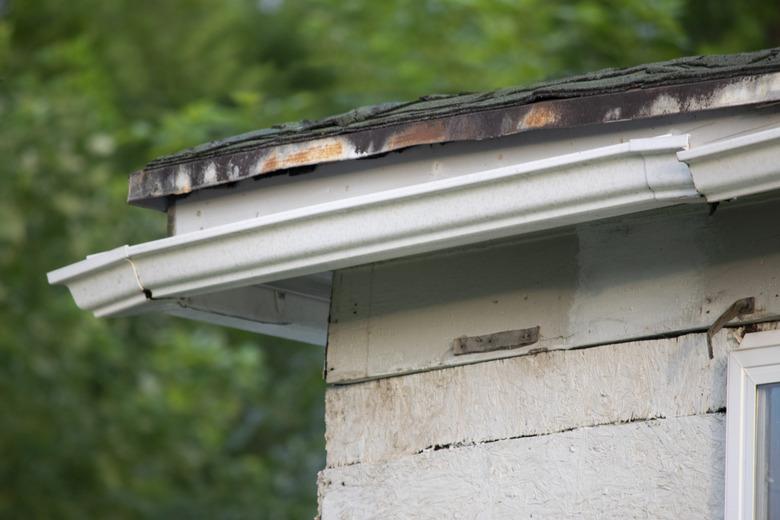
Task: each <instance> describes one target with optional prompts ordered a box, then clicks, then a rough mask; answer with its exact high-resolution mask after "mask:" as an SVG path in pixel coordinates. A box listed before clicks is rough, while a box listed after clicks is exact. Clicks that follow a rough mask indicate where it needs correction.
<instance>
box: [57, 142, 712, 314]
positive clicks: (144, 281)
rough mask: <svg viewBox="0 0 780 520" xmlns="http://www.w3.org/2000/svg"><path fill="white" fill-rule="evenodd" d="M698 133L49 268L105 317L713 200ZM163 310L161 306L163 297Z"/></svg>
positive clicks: (222, 228) (488, 172) (557, 158)
mask: <svg viewBox="0 0 780 520" xmlns="http://www.w3.org/2000/svg"><path fill="white" fill-rule="evenodd" d="M687 144H688V135H687V134H686V135H666V136H659V137H652V138H647V139H632V140H630V141H628V142H626V143H621V144H617V145H611V146H606V147H600V148H595V149H591V150H587V151H582V152H577V153H572V154H566V155H560V156H555V157H550V158H547V159H542V160H537V161H531V162H526V163H521V164H516V165H511V166H507V167H502V168H497V169H492V170H486V171H482V172H478V173H474V174H469V175H464V176H461V177H455V178H449V179H445V180H440V181H435V182H429V183H425V184H420V185H415V186H410V187H405V188H399V189H393V190H388V191H383V192H378V193H373V194H370V195H364V196H359V197H354V198H351V199H346V200H340V201H334V202H330V203H326V204H319V205H315V206H309V207H304V208H299V209H296V210H291V211H285V212H281V213H277V214H274V215H269V216H264V217H259V218H255V219H249V220H245V221H241V222H236V223H232V224H227V225H223V226H218V227H214V228H210V229H206V230H203V231H197V232H192V233H187V234H182V235H176V236H172V237H169V238H164V239H161V240H155V241H152V242H147V243H143V244H138V245H134V246H123V247H120V248H117V249H114V250H112V251H108V252H106V253H101V254H98V255H93V256H90V257H88V258H87V259H86V260H84V261H81V262H78V263H75V264H72V265H69V266H67V267H63V268H61V269H57V270H55V271H52V272H51V273H49V282H50V283H52V284H64V285H67V286H68V288H69V289H70V291H71V293H72V294H73V297H74V299H75V300H76V303H77V304H78V305H79V307H81V308H83V309H86V310H90V311H92V312H93V313H94V314H95V315H96V316H110V315H116V314H121V313H129V312H141V311H143V307H144V306H145V305H149V304H150V303H151V302H155V301H157V300H168V301H171V300H173V301H175V300H174V299H178V298H181V297H184V296H190V295H197V294H205V293H211V292H214V291H219V290H224V289H228V288H235V287H243V286H247V285H255V284H259V283H267V282H273V281H275V280H283V279H287V278H292V277H297V276H303V275H307V274H312V273H317V272H323V271H329V270H332V269H340V268H344V267H349V266H354V265H360V264H364V263H368V262H375V261H380V260H386V259H391V258H398V257H402V256H408V255H413V254H418V253H424V252H429V251H435V250H440V249H444V248H449V247H454V246H461V245H466V244H472V243H477V242H482V241H486V240H491V239H496V238H501V237H506V236H510V235H518V234H523V233H528V232H532V231H538V230H542V229H549V228H553V227H557V226H561V225H567V224H574V223H579V222H585V221H590V220H595V219H600V218H604V217H609V216H615V215H621V214H627V213H632V212H637V211H643V210H646V209H651V208H658V207H664V206H669V205H673V204H678V203H680V202H689V201H703V199H702V198H701V196H700V194H699V193H698V192H697V191H696V189H695V187H694V183H693V180H692V177H691V174H690V171H689V169H688V167H687V166H686V165H685V164H684V163H682V162H680V161H679V160H678V158H677V155H676V153H677V152H679V151H682V150H684V149H686V148H687ZM156 304H157V305H159V304H160V302H159V301H157V302H156Z"/></svg>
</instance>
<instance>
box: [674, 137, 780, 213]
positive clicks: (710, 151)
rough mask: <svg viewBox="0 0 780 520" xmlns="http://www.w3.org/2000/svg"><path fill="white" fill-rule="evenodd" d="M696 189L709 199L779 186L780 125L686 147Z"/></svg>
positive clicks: (682, 155)
mask: <svg viewBox="0 0 780 520" xmlns="http://www.w3.org/2000/svg"><path fill="white" fill-rule="evenodd" d="M677 157H678V158H679V159H680V160H681V161H683V162H685V163H686V164H688V166H690V168H691V171H692V173H693V182H694V184H695V185H696V189H697V190H698V191H699V192H700V193H701V194H702V195H704V196H705V198H706V199H707V201H708V202H718V201H721V200H726V199H733V198H735V197H741V196H744V195H750V194H753V193H761V192H764V191H769V190H775V189H780V128H771V129H769V130H763V131H760V132H754V133H751V134H747V135H743V136H739V137H733V138H730V139H724V140H721V141H718V142H715V143H712V144H708V145H704V146H699V147H697V148H696V149H694V150H685V151H681V152H679V153H678V154H677Z"/></svg>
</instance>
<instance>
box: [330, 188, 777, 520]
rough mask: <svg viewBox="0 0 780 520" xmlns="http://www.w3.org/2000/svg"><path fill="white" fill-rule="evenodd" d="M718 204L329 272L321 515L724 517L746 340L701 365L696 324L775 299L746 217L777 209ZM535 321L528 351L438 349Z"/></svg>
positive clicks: (760, 245)
mask: <svg viewBox="0 0 780 520" xmlns="http://www.w3.org/2000/svg"><path fill="white" fill-rule="evenodd" d="M723 210H724V208H721V209H720V210H718V211H719V212H720V213H718V212H716V214H715V215H714V216H709V215H706V214H702V213H701V212H700V211H699V210H694V209H686V208H682V209H677V210H674V211H664V212H655V213H648V214H645V215H641V216H638V217H635V218H632V219H627V220H622V221H617V220H616V221H605V222H601V223H597V224H594V225H588V226H585V227H580V228H578V229H575V230H568V231H565V230H564V231H562V232H561V233H557V234H554V235H547V236H542V237H536V238H534V239H532V240H531V241H526V242H515V243H507V244H495V245H492V246H490V247H486V248H481V249H480V248H472V249H468V250H462V251H454V252H448V253H443V254H439V255H431V256H427V257H420V258H416V259H405V260H399V261H395V262H386V263H383V264H377V265H372V266H366V267H361V268H356V269H351V270H349V271H344V272H341V273H337V275H336V276H335V277H334V283H335V287H334V292H333V294H334V297H333V302H332V305H333V307H332V310H331V320H332V321H331V328H330V341H329V345H328V354H327V367H326V368H327V369H328V370H330V372H329V381H330V382H331V385H330V386H329V387H328V389H327V394H326V423H327V433H326V447H327V452H328V457H327V467H326V469H325V470H323V471H322V472H321V474H320V478H319V495H320V514H321V516H322V518H323V519H324V520H330V519H346V518H361V519H362V518H534V519H560V518H653V519H656V518H661V519H665V518H668V519H687V518H692V519H694V518H695V519H698V518H715V519H717V518H721V517H722V516H723V497H724V489H723V485H724V482H723V475H724V436H725V413H726V410H725V406H726V376H725V369H726V359H727V356H728V352H729V351H730V350H731V349H734V348H737V347H738V344H739V339H740V337H741V334H742V332H743V330H742V329H740V328H727V329H724V330H722V331H721V332H719V333H718V334H717V335H716V336H715V338H714V358H713V359H709V357H708V354H707V341H706V334H705V333H704V331H705V330H706V328H707V327H708V326H709V324H711V323H712V322H714V321H715V319H716V318H717V317H718V315H719V314H720V313H721V312H722V311H723V310H725V309H726V307H728V305H729V304H730V303H732V302H733V301H734V299H736V298H742V297H746V296H754V297H755V298H756V305H757V312H756V314H754V315H752V316H747V317H744V318H743V320H747V321H749V320H750V319H751V318H753V319H758V320H776V319H777V318H776V316H775V315H776V313H777V310H778V308H779V307H778V302H780V297H779V296H778V294H780V287H779V286H778V284H780V280H779V278H780V276H779V275H778V267H777V266H778V265H780V263H779V262H778V258H780V231H779V230H776V229H769V228H768V227H767V226H757V225H756V223H761V222H768V221H769V220H770V219H772V218H773V216H774V215H776V214H777V211H778V210H780V203H778V201H775V200H770V199H757V200H755V201H746V202H742V203H739V204H737V205H732V206H728V205H727V207H726V208H725V211H723ZM533 325H541V329H540V330H541V340H540V342H539V344H537V345H532V346H531V348H524V349H518V350H515V351H501V352H495V353H486V354H476V355H472V357H469V356H453V352H452V350H451V347H450V343H451V340H452V339H453V338H455V337H457V336H460V335H461V334H484V333H490V332H498V331H500V330H507V329H512V328H525V327H529V326H533ZM764 326H772V325H762V326H760V327H764ZM594 338H595V339H594ZM539 346H542V347H543V348H542V349H541V351H539V349H537V350H534V349H533V347H539ZM544 349H547V350H546V351H545V350H544ZM334 374H335V375H334ZM360 379H364V380H363V381H360ZM365 379H369V380H365ZM333 383H340V384H333Z"/></svg>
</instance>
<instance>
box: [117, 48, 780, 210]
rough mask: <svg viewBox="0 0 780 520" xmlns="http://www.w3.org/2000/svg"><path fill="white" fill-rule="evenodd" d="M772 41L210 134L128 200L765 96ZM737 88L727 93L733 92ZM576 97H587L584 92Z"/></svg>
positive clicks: (167, 160)
mask: <svg viewBox="0 0 780 520" xmlns="http://www.w3.org/2000/svg"><path fill="white" fill-rule="evenodd" d="M778 71H780V48H774V49H767V50H762V51H757V52H752V53H743V54H733V55H725V56H695V57H688V58H680V59H676V60H671V61H666V62H661V63H653V64H648V65H640V66H637V67H631V68H627V69H606V70H602V71H599V72H594V73H591V74H585V75H581V76H575V77H570V78H566V79H562V80H556V81H550V82H546V83H540V84H537V85H533V86H530V87H520V88H507V89H502V90H497V91H493V92H486V93H474V94H458V95H434V96H426V97H423V98H420V99H418V100H416V101H411V102H406V103H385V104H380V105H374V106H369V107H362V108H357V109H355V110H351V111H349V112H346V113H344V114H341V115H337V116H332V117H328V118H325V119H322V120H319V121H302V122H297V123H288V124H283V125H278V126H274V127H272V128H269V129H264V130H258V131H255V132H249V133H246V134H242V135H237V136H234V137H229V138H227V139H223V140H219V141H213V142H210V143H206V144H203V145H200V146H196V147H194V148H191V149H188V150H184V151H182V152H179V153H176V154H173V155H169V156H166V157H161V158H159V159H156V160H154V161H152V162H150V163H149V164H148V165H147V166H146V167H145V168H144V169H143V170H141V171H138V172H135V173H133V174H132V175H131V176H130V190H129V195H128V201H129V202H130V203H133V204H139V205H146V206H153V207H158V208H164V207H165V201H166V199H167V198H168V197H171V196H180V195H185V194H187V193H189V192H191V191H193V190H197V189H202V188H206V187H210V186H218V185H221V184H226V183H232V182H235V181H238V180H241V179H246V178H250V177H255V176H258V175H263V174H267V173H271V172H274V171H278V170H285V169H289V168H296V167H301V166H310V165H314V164H319V163H324V162H331V161H340V160H349V159H357V158H361V157H370V156H373V155H378V154H383V153H386V152H389V151H393V150H399V149H402V148H406V147H409V146H415V145H420V144H431V143H442V142H448V141H462V140H480V139H490V138H495V137H501V136H506V135H512V134H516V133H519V132H523V131H527V130H531V129H537V128H566V127H573V126H581V125H587V124H595V123H607V122H612V121H625V120H630V119H640V118H646V117H653V116H658V115H666V114H674V113H685V112H695V111H701V110H708V109H714V108H721V107H725V106H736V105H743V104H751V103H760V102H765V101H772V100H773V99H770V97H767V96H769V95H771V94H773V95H775V96H777V95H780V93H778V92H777V91H776V90H775V89H770V90H769V91H767V89H766V85H767V84H768V80H767V78H766V75H767V74H771V73H774V72H778ZM737 92H738V93H740V94H741V97H740V96H739V95H738V96H736V97H735V95H734V94H735V93H737ZM583 98H587V101H586V100H584V99H583Z"/></svg>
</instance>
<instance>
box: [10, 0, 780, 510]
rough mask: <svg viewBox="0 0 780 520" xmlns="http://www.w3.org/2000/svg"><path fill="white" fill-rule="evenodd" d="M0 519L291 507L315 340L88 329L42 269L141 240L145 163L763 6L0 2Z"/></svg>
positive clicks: (750, 15)
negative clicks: (133, 184) (139, 177)
mask: <svg viewBox="0 0 780 520" xmlns="http://www.w3.org/2000/svg"><path fill="white" fill-rule="evenodd" d="M0 11H2V14H0V222H1V223H2V225H0V396H2V403H3V413H2V414H0V455H1V456H2V461H3V463H2V464H1V465H0V517H13V518H38V517H40V518H50V517H54V518H84V517H93V518H105V517H110V518H139V517H141V518H147V517H148V518H169V517H186V518H191V517H207V518H212V517H218V518H299V517H306V516H311V515H312V514H313V512H314V508H315V498H314V491H315V488H314V486H315V483H314V475H315V472H316V471H317V469H319V468H320V467H321V466H322V464H323V455H322V452H323V446H322V442H323V441H322V438H323V424H322V413H323V412H322V402H323V396H322V393H323V383H322V382H321V380H320V375H319V372H320V367H321V363H322V352H321V350H319V349H317V348H314V347H310V346H306V345H298V344H293V343H290V342H283V341H280V340H274V339H269V338H263V337H257V336H252V335H248V334H243V333H238V332H235V331H228V330H223V329H217V328H213V327H208V326H206V325H200V324H195V323H190V322H184V321H180V320H175V319H173V318H162V317H153V316H145V317H136V318H124V319H113V320H96V319H93V318H92V317H90V316H89V315H88V314H87V313H85V312H82V311H80V310H78V309H76V308H75V306H74V305H73V302H72V300H71V298H70V296H69V295H67V294H66V293H65V291H64V290H62V289H61V288H52V287H49V286H48V285H47V284H46V282H45V273H46V271H48V270H51V269H53V268H55V267H59V266H61V265H64V264H66V263H69V262H72V261H75V260H77V259H79V258H82V257H83V256H84V255H85V254H87V253H90V252H94V251H99V250H104V249H107V248H111V247H115V246H117V245H120V244H122V243H133V242H140V241H146V240H150V239H154V238H157V237H159V236H162V234H163V233H164V218H163V216H162V215H160V214H155V213H154V212H150V211H148V210H139V209H136V208H130V207H127V206H126V205H124V204H123V203H122V201H123V200H124V197H125V195H126V189H127V185H126V174H127V173H128V172H130V171H132V170H134V169H137V168H139V167H140V166H142V165H143V163H144V162H145V161H148V160H150V159H151V158H153V157H155V156H156V155H159V154H163V153H168V152H173V151H176V150H178V149H180V148H183V147H186V146H190V145H194V144H197V143H199V142H202V141H206V140H209V139H213V138H219V137H224V136H227V135H231V134H236V133H240V132H244V131H248V130H252V129H255V128H260V127H264V126H269V125H271V124H275V123H279V122H282V121H285V120H295V119H303V118H309V119H311V118H316V117H319V116H323V115H326V114H328V113H333V112H336V111H341V110H346V109H349V108H352V107H353V106H356V105H359V104H365V103H373V102H379V101H387V100H392V99H405V98H411V97H416V96H418V95H422V94H427V93H430V92H457V91H466V90H479V89H489V88H498V87H502V86H507V85H513V84H521V83H528V82H532V81H536V80H540V79H544V78H547V77H551V76H562V75H565V74H572V73H577V72H584V71H587V70H592V69H597V68H600V67H605V66H622V65H631V64H636V63H641V62H646V61H652V60H658V59H665V58H672V57H675V56H678V55H682V54H690V53H695V52H700V51H707V52H731V51H740V50H752V49H755V48H758V47H762V46H769V45H773V44H774V45H777V44H778V43H780V42H779V41H778V39H780V18H779V15H778V11H777V9H776V6H775V5H774V3H773V2H769V1H764V0H750V1H749V2H747V3H730V4H723V3H722V2H712V1H708V0H688V1H685V0H655V1H648V0H622V1H619V2H618V1H616V0H583V1H580V2H576V3H565V2H555V1H552V2H551V1H546V2H545V1H540V0H521V1H508V0H450V1H445V0H396V1H392V2H391V1H388V2H358V1H356V0H340V1H339V0H299V1H293V0H287V1H285V0H261V1H259V2H258V1H256V0H223V1H221V2H216V1H212V0H167V1H165V2H158V1H153V0H132V1H131V0H111V1H110V2H109V1H99V0H71V1H69V2H62V1H61V0H37V1H27V0H11V1H8V0H6V1H5V2H3V1H0Z"/></svg>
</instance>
